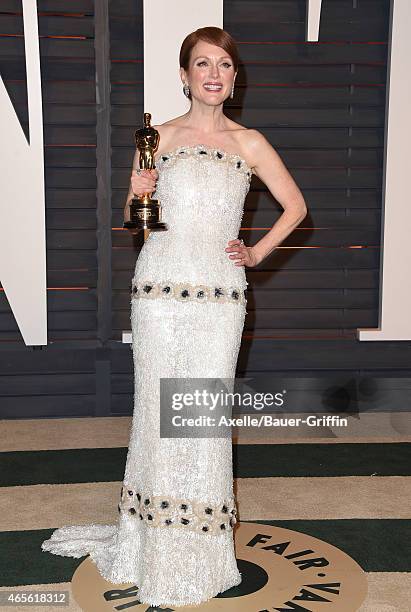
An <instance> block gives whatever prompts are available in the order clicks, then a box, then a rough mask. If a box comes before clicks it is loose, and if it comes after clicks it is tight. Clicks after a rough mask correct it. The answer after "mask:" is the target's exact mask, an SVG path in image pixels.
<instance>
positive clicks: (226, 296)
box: [131, 280, 247, 304]
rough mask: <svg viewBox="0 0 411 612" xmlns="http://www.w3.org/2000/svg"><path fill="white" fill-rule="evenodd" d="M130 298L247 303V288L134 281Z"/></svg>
mask: <svg viewBox="0 0 411 612" xmlns="http://www.w3.org/2000/svg"><path fill="white" fill-rule="evenodd" d="M131 296H132V298H133V299H134V298H147V299H153V298H159V299H166V300H167V299H170V298H174V299H177V300H180V301H181V302H187V301H195V302H229V303H230V302H231V303H232V304H246V303H247V289H240V288H239V287H232V286H229V287H225V286H217V285H195V284H191V283H181V282H180V283H174V282H162V283H159V282H151V281H148V280H147V281H141V282H140V281H139V282H137V281H135V280H133V282H132V284H131Z"/></svg>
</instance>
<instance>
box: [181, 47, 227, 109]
mask: <svg viewBox="0 0 411 612" xmlns="http://www.w3.org/2000/svg"><path fill="white" fill-rule="evenodd" d="M180 76H181V80H182V82H183V83H188V85H189V86H190V91H191V97H192V98H193V99H197V100H199V101H201V102H204V103H205V104H208V105H211V106H216V105H218V104H221V103H222V102H223V101H224V100H225V99H226V98H228V96H229V95H230V93H231V88H232V86H233V81H234V79H235V76H236V73H235V72H234V65H233V61H232V59H231V57H230V56H229V55H227V52H226V51H225V50H224V49H222V48H221V47H217V46H216V45H212V44H210V43H207V42H204V41H202V40H200V41H199V42H198V43H197V44H196V45H195V46H194V47H193V48H192V50H191V57H190V66H189V69H188V71H187V72H186V71H185V70H184V68H180Z"/></svg>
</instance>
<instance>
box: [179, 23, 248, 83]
mask: <svg viewBox="0 0 411 612" xmlns="http://www.w3.org/2000/svg"><path fill="white" fill-rule="evenodd" d="M200 40H202V41H204V42H207V43H210V44H211V45H216V46H217V47H221V48H222V49H224V51H225V52H226V53H227V55H229V56H230V57H231V59H232V61H233V66H234V72H237V70H238V64H239V59H240V58H239V55H238V49H237V45H236V43H235V41H234V38H233V37H232V36H231V35H230V34H229V33H228V32H226V31H225V30H222V29H221V28H217V27H215V26H207V27H205V28H198V30H195V31H194V32H191V34H189V35H188V36H186V37H185V39H184V40H183V44H182V45H181V49H180V66H181V67H182V68H184V70H186V71H187V70H188V68H189V65H190V58H191V51H192V50H193V47H194V46H195V45H196V44H197V43H198V42H199V41H200Z"/></svg>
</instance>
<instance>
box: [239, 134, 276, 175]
mask: <svg viewBox="0 0 411 612" xmlns="http://www.w3.org/2000/svg"><path fill="white" fill-rule="evenodd" d="M238 145H239V148H240V150H241V154H242V156H243V157H244V159H245V160H246V162H247V163H248V165H249V166H250V167H251V168H253V167H254V166H256V165H257V164H258V160H259V159H260V158H261V156H264V155H267V153H269V152H270V151H271V152H274V148H273V147H272V145H271V144H270V143H269V142H268V140H267V138H266V137H265V136H264V134H262V133H261V132H260V131H259V130H256V129H254V128H244V129H242V130H239V132H238Z"/></svg>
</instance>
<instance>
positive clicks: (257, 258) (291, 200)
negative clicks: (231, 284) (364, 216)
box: [226, 130, 307, 267]
mask: <svg viewBox="0 0 411 612" xmlns="http://www.w3.org/2000/svg"><path fill="white" fill-rule="evenodd" d="M247 137H248V140H247V143H246V145H247V152H248V153H249V159H250V160H252V162H251V163H252V166H253V171H254V173H255V174H256V175H257V176H258V178H260V179H261V180H262V182H263V183H265V185H266V186H267V187H268V189H269V191H270V192H271V194H272V195H273V196H274V198H275V199H276V200H277V202H278V203H279V204H280V205H281V206H282V208H283V209H284V212H283V213H282V214H281V216H280V218H279V219H278V220H277V221H276V222H275V223H274V225H273V226H272V228H271V229H270V230H269V231H268V232H267V233H266V234H265V235H264V236H263V237H262V238H261V239H260V240H259V241H258V242H257V243H256V244H255V245H253V246H246V245H242V244H241V243H240V241H239V240H231V241H230V242H229V243H228V244H229V245H231V246H230V247H229V248H228V249H226V251H228V252H230V250H231V251H236V252H237V253H238V256H239V259H237V261H235V265H244V266H249V267H254V266H257V265H258V264H260V263H261V262H262V261H263V260H264V259H265V258H266V257H268V255H270V253H272V251H274V249H275V248H276V247H277V246H278V245H279V244H281V243H282V242H283V241H284V240H285V239H286V238H287V236H288V235H289V234H291V232H292V231H293V230H294V229H295V228H296V227H297V226H298V225H299V224H300V223H301V221H302V220H303V219H304V218H305V216H306V215H307V206H306V204H305V200H304V197H303V195H302V193H301V191H300V190H299V188H298V186H297V184H296V183H295V181H294V179H293V177H292V176H291V174H290V173H289V171H288V170H287V168H286V166H285V165H284V163H283V161H282V159H281V157H280V156H279V155H278V153H277V152H276V150H275V149H274V148H273V147H272V146H271V144H270V143H269V142H268V140H267V139H266V138H265V136H263V134H261V132H259V131H258V130H248V134H247ZM230 258H231V259H235V258H236V255H233V256H231V255H230Z"/></svg>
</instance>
